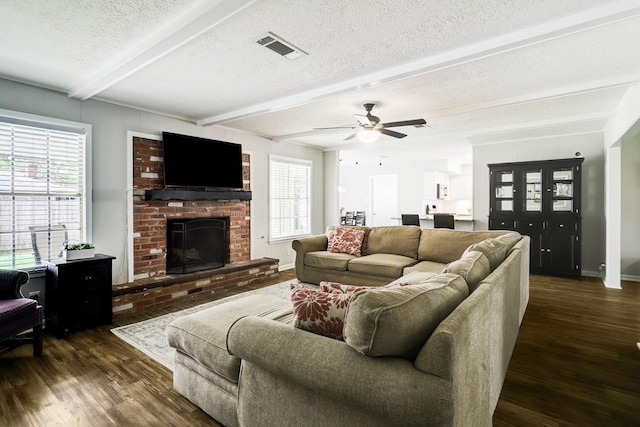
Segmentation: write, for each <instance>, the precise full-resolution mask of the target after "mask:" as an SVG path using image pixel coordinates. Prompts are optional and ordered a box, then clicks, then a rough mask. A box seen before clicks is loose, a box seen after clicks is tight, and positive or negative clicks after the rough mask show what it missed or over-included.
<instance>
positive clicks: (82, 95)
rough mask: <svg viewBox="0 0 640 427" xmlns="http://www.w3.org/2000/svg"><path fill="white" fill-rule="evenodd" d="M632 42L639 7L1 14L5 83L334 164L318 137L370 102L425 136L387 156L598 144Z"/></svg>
mask: <svg viewBox="0 0 640 427" xmlns="http://www.w3.org/2000/svg"><path fill="white" fill-rule="evenodd" d="M638 28H640V3H639V2H638V1H637V0H630V1H627V0H624V1H604V0H563V1H557V0H486V1H482V2H479V1H476V0H464V1H462V0H457V1H442V0H423V1H419V2H417V1H415V0H393V1H391V0H388V1H382V0H378V1H364V0H351V1H341V0H307V1H299V0H295V1H294V0H257V1H256V0H219V1H211V0H209V1H202V0H200V1H198V0H128V1H127V0H101V1H98V2H96V1H94V0H56V1H47V0H3V1H1V2H0V39H1V40H3V43H0V77H3V78H6V79H11V80H16V81H21V82H26V83H30V84H33V85H37V86H42V87H47V88H51V89H55V90H60V91H63V92H65V93H67V94H68V95H69V96H70V97H73V98H78V99H89V98H96V99H101V100H104V101H108V102H113V103H117V104H120V105H128V106H132V107H135V108H139V109H142V110H147V111H153V112H157V113H161V114H165V115H168V116H172V117H178V118H181V119H185V120H189V121H192V122H194V123H197V124H199V125H204V126H206V125H213V124H218V125H223V126H227V127H230V128H236V129H239V130H242V131H247V132H251V133H255V134H257V135H262V136H266V137H268V138H273V139H275V140H289V141H296V142H300V143H305V144H310V145H314V146H318V147H323V148H326V149H333V148H338V147H341V148H343V149H348V148H352V147H354V146H356V144H357V142H355V141H356V140H350V141H344V138H345V137H346V136H348V135H350V134H351V132H352V131H351V129H346V130H344V131H317V130H314V128H320V127H333V126H352V125H355V124H356V122H355V119H354V117H353V114H363V113H364V109H363V108H362V104H364V103H365V102H374V103H376V104H377V105H376V107H375V108H374V111H373V113H374V114H375V115H377V116H379V117H380V118H381V119H382V121H398V120H407V119H415V118H424V119H426V120H427V122H428V124H429V127H426V128H419V129H416V128H412V127H402V128H395V129H394V130H398V131H400V132H403V133H406V134H408V135H409V136H408V137H407V138H404V139H402V140H397V139H394V138H391V137H387V136H383V137H382V138H381V139H380V140H379V142H378V143H377V144H378V145H379V146H380V147H381V148H380V150H389V151H394V152H398V151H402V150H405V151H415V150H417V149H420V150H424V151H425V152H427V151H429V150H431V151H432V152H433V153H435V155H439V156H443V157H444V156H461V153H465V150H466V152H467V153H468V152H469V150H470V147H471V144H478V143H491V142H498V141H510V140H516V139H522V138H540V137H548V136H552V135H566V134H576V133H588V132H601V131H602V129H603V127H604V126H605V124H606V122H607V120H608V119H609V118H610V117H611V116H613V114H614V113H615V110H616V107H617V105H618V103H619V101H620V99H621V97H622V96H623V95H624V93H625V91H626V89H627V88H628V87H629V86H630V85H633V84H637V83H638V82H639V81H640V49H638V48H637V41H638V30H637V29H638ZM267 32H271V33H274V34H276V35H277V36H279V37H281V38H283V39H284V40H286V41H288V42H290V43H292V44H293V45H295V46H296V47H298V48H300V49H302V50H303V51H304V52H306V53H307V54H308V55H306V56H302V57H300V58H299V59H296V60H288V59H285V58H283V57H281V56H279V55H278V54H276V53H274V52H272V51H271V50H268V49H265V48H264V47H261V46H260V45H258V44H257V43H256V40H258V39H259V38H261V37H262V36H264V35H265V34H266V33H267ZM443 147H447V148H450V149H451V151H447V150H445V149H444V148H443Z"/></svg>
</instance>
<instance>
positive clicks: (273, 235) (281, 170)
mask: <svg viewBox="0 0 640 427" xmlns="http://www.w3.org/2000/svg"><path fill="white" fill-rule="evenodd" d="M269 214H270V218H269V219H270V236H269V238H270V240H271V241H274V240H283V239H291V238H294V237H298V236H302V235H305V234H309V233H310V232H311V226H310V223H311V162H310V161H307V160H299V159H291V158H286V157H278V156H270V157H269Z"/></svg>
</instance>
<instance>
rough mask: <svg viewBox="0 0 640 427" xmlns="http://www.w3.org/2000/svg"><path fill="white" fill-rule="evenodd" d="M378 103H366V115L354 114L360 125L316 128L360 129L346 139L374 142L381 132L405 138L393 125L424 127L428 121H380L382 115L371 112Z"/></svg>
mask: <svg viewBox="0 0 640 427" xmlns="http://www.w3.org/2000/svg"><path fill="white" fill-rule="evenodd" d="M375 105H376V104H372V103H371V104H364V109H365V110H366V111H367V114H366V115H362V114H354V116H355V118H356V120H357V121H358V126H338V127H331V128H315V129H359V130H358V131H357V132H355V133H353V134H351V135H349V136H348V137H346V138H345V139H344V140H345V141H347V140H350V139H353V138H354V137H355V136H358V138H359V139H360V140H361V141H363V142H373V141H375V140H376V139H378V137H380V134H383V135H388V136H392V137H394V138H404V137H405V136H407V135H406V134H404V133H400V132H396V131H393V130H390V129H389V128H392V127H400V126H415V127H424V126H425V125H426V124H427V122H426V120H425V119H414V120H403V121H399V122H387V123H380V117H376V116H374V115H373V114H371V110H372V109H373V107H374V106H375Z"/></svg>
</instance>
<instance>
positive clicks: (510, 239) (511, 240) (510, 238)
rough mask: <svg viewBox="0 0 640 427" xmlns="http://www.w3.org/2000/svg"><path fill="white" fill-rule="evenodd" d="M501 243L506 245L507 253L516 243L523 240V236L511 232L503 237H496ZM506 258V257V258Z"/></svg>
mask: <svg viewBox="0 0 640 427" xmlns="http://www.w3.org/2000/svg"><path fill="white" fill-rule="evenodd" d="M494 239H496V240H497V241H499V242H502V243H504V244H505V245H506V250H507V253H509V251H510V250H511V248H513V247H514V246H515V244H516V243H518V242H519V241H520V239H522V234H520V233H518V232H517V231H511V232H509V233H506V234H503V235H502V236H496V237H494ZM505 258H506V257H505Z"/></svg>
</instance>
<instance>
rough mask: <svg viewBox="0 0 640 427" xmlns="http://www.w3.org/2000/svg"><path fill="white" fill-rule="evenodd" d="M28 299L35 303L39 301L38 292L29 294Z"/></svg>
mask: <svg viewBox="0 0 640 427" xmlns="http://www.w3.org/2000/svg"><path fill="white" fill-rule="evenodd" d="M29 298H31V299H34V300H36V301H40V291H31V292H29Z"/></svg>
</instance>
